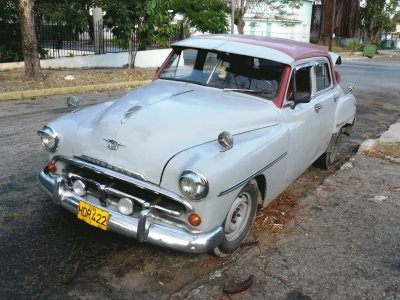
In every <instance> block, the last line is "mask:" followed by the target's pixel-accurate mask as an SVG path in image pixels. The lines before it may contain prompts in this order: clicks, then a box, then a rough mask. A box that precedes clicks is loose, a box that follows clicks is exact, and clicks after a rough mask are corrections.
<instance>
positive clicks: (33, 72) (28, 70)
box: [18, 0, 42, 80]
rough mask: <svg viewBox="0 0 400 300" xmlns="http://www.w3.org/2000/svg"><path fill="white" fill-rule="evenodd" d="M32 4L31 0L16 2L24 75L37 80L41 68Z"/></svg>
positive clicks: (39, 77)
mask: <svg viewBox="0 0 400 300" xmlns="http://www.w3.org/2000/svg"><path fill="white" fill-rule="evenodd" d="M33 6H34V2H33V0H19V2H18V8H19V18H20V22H21V37H22V53H23V54H24V63H25V76H26V77H28V78H30V79H34V80H39V79H41V78H42V70H41V69H40V59H39V51H38V41H37V37H36V31H35V18H34V13H33Z"/></svg>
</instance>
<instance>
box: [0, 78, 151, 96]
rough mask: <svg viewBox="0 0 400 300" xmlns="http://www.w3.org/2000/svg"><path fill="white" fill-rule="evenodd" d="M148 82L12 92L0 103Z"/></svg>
mask: <svg viewBox="0 0 400 300" xmlns="http://www.w3.org/2000/svg"><path fill="white" fill-rule="evenodd" d="M149 82H150V80H142V81H126V82H116V83H98V84H91V85H81V86H68V87H59V88H51V89H40V90H25V91H12V92H5V93H1V94H0V101H7V100H23V99H26V98H32V97H42V96H50V95H62V94H69V93H87V92H93V91H96V92H100V91H105V90H109V89H123V88H134V87H138V86H141V85H145V84H147V83H149Z"/></svg>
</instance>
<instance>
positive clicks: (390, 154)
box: [366, 141, 400, 164]
mask: <svg viewBox="0 0 400 300" xmlns="http://www.w3.org/2000/svg"><path fill="white" fill-rule="evenodd" d="M366 154H367V155H369V156H373V157H378V158H381V159H385V160H389V161H391V162H394V163H398V164H400V142H381V141H378V142H377V143H376V144H375V145H374V147H372V148H371V149H370V150H369V151H368V152H367V153H366Z"/></svg>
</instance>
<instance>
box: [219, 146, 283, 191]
mask: <svg viewBox="0 0 400 300" xmlns="http://www.w3.org/2000/svg"><path fill="white" fill-rule="evenodd" d="M286 155H287V152H285V153H283V154H282V155H280V156H279V157H278V158H276V159H275V160H274V161H272V162H270V163H269V164H268V165H266V166H265V167H263V168H261V169H260V170H258V171H256V172H254V173H253V174H251V175H250V176H248V177H247V178H245V179H243V180H242V181H241V182H239V183H237V184H235V185H234V186H232V187H230V188H228V189H226V190H224V191H222V192H220V193H219V194H218V195H217V196H218V197H221V196H223V195H226V194H228V193H230V192H232V191H234V190H236V189H237V188H239V187H241V186H243V185H245V184H246V183H247V182H249V181H250V179H253V178H254V177H255V176H257V175H259V174H261V173H262V172H264V171H266V170H268V169H269V168H271V167H272V166H273V165H274V164H276V163H277V162H278V161H280V160H281V159H282V158H284V157H285V156H286Z"/></svg>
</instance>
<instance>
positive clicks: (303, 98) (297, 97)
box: [293, 92, 311, 103]
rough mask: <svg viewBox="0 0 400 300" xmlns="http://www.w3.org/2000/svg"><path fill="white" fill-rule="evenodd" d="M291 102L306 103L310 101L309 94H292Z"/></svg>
mask: <svg viewBox="0 0 400 300" xmlns="http://www.w3.org/2000/svg"><path fill="white" fill-rule="evenodd" d="M293 100H294V102H295V103H308V102H310V100H311V93H310V92H294V93H293Z"/></svg>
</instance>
